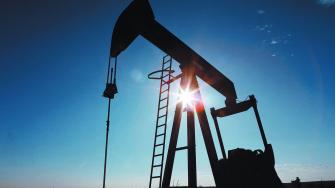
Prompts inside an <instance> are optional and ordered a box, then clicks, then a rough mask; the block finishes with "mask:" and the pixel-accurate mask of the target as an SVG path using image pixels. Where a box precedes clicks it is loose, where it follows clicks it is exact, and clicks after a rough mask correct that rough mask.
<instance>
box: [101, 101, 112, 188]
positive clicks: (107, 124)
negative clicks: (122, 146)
mask: <svg viewBox="0 0 335 188" xmlns="http://www.w3.org/2000/svg"><path fill="white" fill-rule="evenodd" d="M110 106H111V99H108V113H107V121H106V144H105V162H104V178H103V186H102V187H103V188H105V185H106V184H105V183H106V165H107V148H108V133H109V116H110Z"/></svg>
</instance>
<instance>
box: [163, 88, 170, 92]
mask: <svg viewBox="0 0 335 188" xmlns="http://www.w3.org/2000/svg"><path fill="white" fill-rule="evenodd" d="M166 91H169V88H167V89H165V90H163V91H161V93H164V92H166Z"/></svg>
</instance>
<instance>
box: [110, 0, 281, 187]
mask: <svg viewBox="0 0 335 188" xmlns="http://www.w3.org/2000/svg"><path fill="white" fill-rule="evenodd" d="M139 35H141V36H142V37H144V38H145V39H147V40H148V41H149V42H151V43H153V44H154V45H156V46H157V47H158V48H160V49H161V50H162V51H164V52H165V53H167V54H168V55H170V56H171V57H172V58H173V59H175V60H176V61H177V62H179V63H180V68H181V71H182V74H181V76H179V77H180V78H181V81H180V87H181V88H186V87H188V88H189V89H190V90H193V91H196V92H195V93H194V96H195V97H196V98H197V99H198V100H197V102H195V104H194V108H192V109H188V110H187V134H188V145H187V146H186V147H182V148H176V146H177V140H178V134H179V128H180V123H181V116H182V112H183V107H182V104H181V103H177V105H176V110H175V114H174V120H173V125H172V131H171V137H170V142H169V148H168V153H167V158H166V163H165V169H164V176H163V181H162V184H161V185H159V187H163V188H168V187H170V182H171V174H172V169H173V163H174V157H175V152H176V151H177V150H180V149H188V184H189V187H197V179H196V158H195V134H194V112H195V113H197V116H198V120H199V124H200V128H201V132H202V135H203V139H204V142H205V146H206V151H207V155H208V158H209V162H210V166H211V170H212V173H213V177H214V181H215V184H216V187H225V188H226V187H227V188H230V187H234V188H236V187H241V188H242V187H272V188H277V187H278V188H279V187H282V183H281V181H280V179H279V177H278V176H277V173H276V171H275V169H274V163H275V162H274V155H273V150H272V146H271V144H268V143H267V140H266V137H265V133H264V130H263V127H262V123H261V120H260V117H259V114H258V110H257V106H256V99H255V97H254V96H250V98H249V100H246V101H243V102H240V103H237V102H236V99H237V95H236V91H235V87H234V84H233V82H232V81H231V80H229V79H228V78H227V77H226V76H224V75H223V74H222V73H221V72H219V71H218V70H217V69H216V68H214V67H213V66H212V65H211V64H209V63H208V62H207V61H206V60H205V59H204V58H202V57H201V56H200V55H199V54H197V53H196V52H195V51H193V50H192V49H191V48H190V47H188V46H187V45H186V44H185V43H183V42H182V41H181V40H180V39H178V38H177V37H176V36H174V35H173V34H172V33H171V32H169V31H168V30H167V29H166V28H164V27H163V26H162V25H161V24H160V23H158V22H157V21H156V20H155V17H154V14H153V11H152V9H151V6H150V4H149V2H148V0H134V1H133V2H131V4H130V5H129V6H128V7H127V8H126V9H125V10H124V11H123V12H122V13H121V15H120V16H119V18H118V20H117V22H116V24H115V27H114V30H113V35H112V42H111V49H110V56H111V57H115V58H116V57H117V56H118V55H119V54H120V53H121V52H122V51H124V50H125V49H126V48H127V47H128V46H129V45H130V44H131V43H132V42H133V41H134V40H135V38H136V37H137V36H139ZM197 77H199V78H200V79H202V80H203V81H204V82H206V83H207V84H209V85H210V86H212V87H213V88H214V89H216V90H217V91H218V92H219V93H221V94H222V95H223V96H225V98H226V101H225V105H226V106H225V107H224V108H221V109H217V110H215V109H214V108H212V109H211V115H212V117H213V119H214V123H215V128H216V131H217V134H218V138H219V142H220V148H221V151H222V154H223V159H221V160H218V156H217V152H216V149H215V146H214V141H213V136H212V134H211V131H210V127H209V123H208V119H207V115H206V112H205V107H204V104H203V102H202V100H201V94H200V88H199V84H198V81H197ZM115 88H116V86H115ZM107 90H108V88H106V91H107ZM110 90H114V89H113V88H111V89H110ZM106 91H105V92H106ZM104 96H105V97H107V98H110V97H108V96H111V95H108V92H107V93H105V95H104ZM113 96H114V95H113ZM251 107H253V109H254V111H255V115H256V119H257V123H258V126H259V129H260V133H261V136H262V140H263V143H264V146H265V150H264V152H263V151H262V150H256V151H254V152H252V151H251V150H244V149H236V150H231V151H229V152H228V157H227V156H226V154H225V150H224V146H223V141H222V138H221V134H220V129H219V127H218V122H217V118H218V117H225V116H228V115H233V114H236V113H240V112H243V111H246V110H248V109H249V108H251Z"/></svg>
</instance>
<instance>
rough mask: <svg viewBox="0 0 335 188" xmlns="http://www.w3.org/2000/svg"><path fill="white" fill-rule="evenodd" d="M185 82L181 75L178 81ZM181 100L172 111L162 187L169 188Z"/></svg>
mask: <svg viewBox="0 0 335 188" xmlns="http://www.w3.org/2000/svg"><path fill="white" fill-rule="evenodd" d="M186 84H187V80H186V78H185V77H184V76H183V77H182V78H181V81H180V86H181V87H182V88H183V86H184V85H186ZM182 108H183V104H182V102H179V103H178V104H177V106H176V110H175V113H174V119H173V125H172V131H171V137H170V143H169V149H168V153H167V156H166V162H165V169H164V176H163V182H162V188H169V187H170V182H171V176H172V169H173V162H174V158H175V154H176V147H177V141H178V135H179V128H180V121H181V116H182Z"/></svg>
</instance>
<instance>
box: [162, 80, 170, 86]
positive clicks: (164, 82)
mask: <svg viewBox="0 0 335 188" xmlns="http://www.w3.org/2000/svg"><path fill="white" fill-rule="evenodd" d="M162 82H163V83H162V86H163V85H165V84H168V83H169V82H170V81H167V82H166V81H164V80H162Z"/></svg>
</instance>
